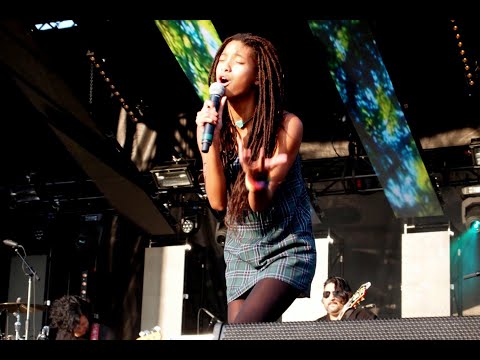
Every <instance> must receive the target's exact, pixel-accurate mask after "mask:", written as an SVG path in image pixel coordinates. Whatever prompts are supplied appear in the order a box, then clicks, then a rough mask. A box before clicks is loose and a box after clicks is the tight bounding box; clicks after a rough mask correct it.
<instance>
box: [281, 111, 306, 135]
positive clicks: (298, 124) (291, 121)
mask: <svg viewBox="0 0 480 360" xmlns="http://www.w3.org/2000/svg"><path fill="white" fill-rule="evenodd" d="M283 128H284V130H285V131H286V133H287V134H290V135H292V136H302V135H303V122H302V120H301V119H300V118H299V117H298V116H297V115H295V114H294V113H292V112H288V111H284V112H283Z"/></svg>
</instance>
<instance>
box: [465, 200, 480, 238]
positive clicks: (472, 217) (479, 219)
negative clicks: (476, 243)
mask: <svg viewBox="0 0 480 360" xmlns="http://www.w3.org/2000/svg"><path fill="white" fill-rule="evenodd" d="M462 222H463V223H464V224H465V227H466V228H467V230H474V231H475V232H477V233H478V232H480V197H469V198H466V199H465V200H463V201H462Z"/></svg>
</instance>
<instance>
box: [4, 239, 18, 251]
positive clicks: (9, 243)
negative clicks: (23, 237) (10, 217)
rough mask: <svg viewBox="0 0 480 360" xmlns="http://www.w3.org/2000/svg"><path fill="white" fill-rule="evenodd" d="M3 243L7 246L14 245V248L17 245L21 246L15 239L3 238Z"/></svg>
mask: <svg viewBox="0 0 480 360" xmlns="http://www.w3.org/2000/svg"><path fill="white" fill-rule="evenodd" d="M3 243H4V244H5V245H7V246H11V247H13V248H14V249H16V248H17V247H19V245H18V243H16V242H15V241H13V240H8V239H7V240H3Z"/></svg>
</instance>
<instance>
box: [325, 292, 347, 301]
mask: <svg viewBox="0 0 480 360" xmlns="http://www.w3.org/2000/svg"><path fill="white" fill-rule="evenodd" d="M330 294H333V297H342V296H343V295H345V292H344V291H340V290H335V291H324V292H323V297H324V298H325V299H327V298H328V297H329V296H330Z"/></svg>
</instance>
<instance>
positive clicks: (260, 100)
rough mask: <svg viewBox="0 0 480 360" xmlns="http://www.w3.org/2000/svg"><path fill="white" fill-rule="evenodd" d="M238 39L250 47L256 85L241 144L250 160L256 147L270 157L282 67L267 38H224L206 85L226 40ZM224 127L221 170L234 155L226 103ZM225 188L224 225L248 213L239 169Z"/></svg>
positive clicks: (244, 35) (280, 96)
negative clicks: (252, 110)
mask: <svg viewBox="0 0 480 360" xmlns="http://www.w3.org/2000/svg"><path fill="white" fill-rule="evenodd" d="M235 40H237V41H241V42H242V43H243V44H245V45H246V46H248V47H250V48H251V49H252V50H253V56H254V57H255V62H256V66H257V77H258V84H259V85H258V87H257V94H256V97H257V99H256V109H255V113H254V115H253V124H252V128H251V133H250V135H249V136H248V142H247V144H244V147H246V148H249V149H251V150H252V160H256V159H257V157H258V154H259V151H260V149H261V148H262V147H263V148H264V149H265V157H271V156H272V155H273V153H274V151H275V148H276V146H277V134H278V131H279V129H280V127H281V126H282V120H283V112H284V83H283V70H282V66H281V63H280V59H279V56H278V54H277V50H276V48H275V47H274V45H273V44H272V43H271V42H270V41H268V40H267V39H265V38H263V37H260V36H257V35H253V34H251V33H238V34H235V35H232V36H230V37H228V38H227V39H225V41H224V42H223V44H222V45H221V46H220V48H219V50H218V52H217V54H216V56H215V59H214V61H213V64H212V67H211V69H210V72H209V84H211V83H212V82H214V81H215V80H216V76H215V72H216V68H217V65H218V62H219V58H220V55H221V54H222V52H223V50H224V48H225V47H226V46H227V44H228V43H230V42H232V41H235ZM222 117H223V119H225V120H224V121H223V124H224V126H223V127H222V129H221V144H220V149H221V159H222V163H223V166H224V169H227V168H228V166H227V164H228V163H229V162H230V161H231V160H232V159H233V158H235V157H236V156H237V154H238V149H237V142H236V129H235V126H234V125H233V123H232V121H231V120H232V119H230V115H229V114H228V110H227V106H225V108H224V112H223V114H222ZM227 178H228V176H227ZM227 188H228V195H229V196H228V204H227V207H228V209H229V211H228V215H227V217H226V218H225V224H226V225H228V224H231V223H233V222H237V223H242V222H243V220H244V218H245V216H246V215H247V214H248V213H249V212H251V209H250V205H249V203H248V190H247V189H246V187H245V173H244V171H243V169H241V167H240V170H239V174H238V176H237V177H236V179H235V181H234V182H233V183H228V184H227Z"/></svg>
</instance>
